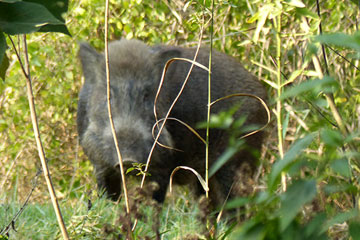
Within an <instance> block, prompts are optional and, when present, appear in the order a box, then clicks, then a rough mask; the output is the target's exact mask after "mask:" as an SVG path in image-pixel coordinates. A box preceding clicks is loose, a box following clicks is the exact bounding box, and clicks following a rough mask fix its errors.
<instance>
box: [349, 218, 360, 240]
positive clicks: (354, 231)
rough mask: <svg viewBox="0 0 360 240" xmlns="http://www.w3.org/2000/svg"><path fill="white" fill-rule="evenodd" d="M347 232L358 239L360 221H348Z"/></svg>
mask: <svg viewBox="0 0 360 240" xmlns="http://www.w3.org/2000/svg"><path fill="white" fill-rule="evenodd" d="M349 234H350V236H351V237H352V239H353V240H360V222H350V224H349Z"/></svg>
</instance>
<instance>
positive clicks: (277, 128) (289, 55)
mask: <svg viewBox="0 0 360 240" xmlns="http://www.w3.org/2000/svg"><path fill="white" fill-rule="evenodd" d="M7 2H15V1H10V0H7V1H5V0H0V13H2V12H4V11H3V9H1V8H2V7H3V6H4V5H1V4H5V3H7ZM20 2H21V1H20ZM23 2H37V1H23ZM64 2H66V1H64ZM204 2H205V3H204ZM204 2H203V1H191V0H189V1H183V0H173V1H167V0H158V1H150V0H123V1H116V0H112V1H110V19H109V34H110V38H111V39H112V40H115V39H119V38H138V39H141V40H143V41H145V42H147V43H149V44H158V43H165V44H174V45H182V46H196V45H197V44H198V40H199V39H198V38H199V36H200V30H201V29H202V27H203V28H204V32H203V39H202V42H203V44H210V37H211V35H212V34H211V31H210V29H211V28H210V24H211V22H210V17H211V13H212V11H211V7H212V4H211V1H204ZM8 4H10V3H8ZM11 4H13V3H11ZM357 4H358V2H357V1H350V0H339V1H334V0H329V1H321V2H320V4H319V5H318V1H315V0H308V1H300V0H287V1H280V0H276V1H258V0H248V1H243V0H232V1H225V0H216V1H215V5H214V6H215V8H214V9H213V14H214V19H213V23H214V27H213V45H214V47H215V48H217V49H219V50H221V51H224V52H226V53H227V54H229V55H232V56H234V57H236V58H238V59H239V60H240V61H241V62H242V63H243V64H244V66H245V67H246V68H247V69H249V71H251V72H252V73H254V75H256V76H257V77H258V78H259V79H260V80H261V81H262V82H263V83H264V85H266V86H267V88H268V91H269V96H270V99H271V100H270V101H269V108H270V110H271V112H272V121H271V123H270V125H269V126H268V127H267V130H266V131H267V135H268V137H267V140H266V143H265V144H264V147H263V151H262V153H261V162H260V164H259V170H258V173H257V175H256V176H255V179H254V180H253V181H254V182H253V184H252V188H251V189H250V190H249V191H247V192H248V193H249V194H248V195H244V196H243V197H242V198H239V199H236V200H234V201H233V202H230V203H228V207H229V208H231V207H237V208H238V207H240V206H241V207H242V208H241V211H242V215H243V216H244V219H243V220H242V221H241V222H239V223H238V224H237V225H233V224H231V223H226V221H222V222H220V224H218V225H217V224H215V225H212V224H206V221H203V220H204V217H202V214H204V213H205V212H206V211H205V210H206V209H205V210H204V209H203V206H202V204H199V207H198V206H197V205H198V203H197V201H196V200H194V199H192V197H190V196H191V194H189V190H187V189H183V188H178V189H177V191H176V193H175V194H173V195H172V196H171V197H169V198H168V199H167V201H166V203H165V205H164V206H163V207H162V209H161V210H159V207H158V206H157V205H156V204H155V203H153V202H151V201H150V202H144V201H145V200H141V201H140V200H139V201H140V202H137V203H136V204H135V205H134V206H135V207H136V209H137V210H134V211H135V212H134V214H137V215H138V216H139V223H138V225H137V227H136V230H135V231H134V233H133V237H134V239H146V237H147V238H149V239H156V238H159V237H160V238H161V239H206V238H207V239H289V238H292V239H354V240H355V239H359V236H360V232H359V231H360V230H359V229H360V221H359V220H360V219H359V206H358V203H359V180H358V176H359V174H360V173H359V171H360V169H359V168H360V155H359V150H360V149H359V148H360V147H359V146H360V144H359V141H360V138H359V133H360V132H359V129H360V95H359V92H360V78H359V74H358V71H359V69H358V66H359V61H358V58H359V50H360V40H359V32H357V30H358V16H359V7H360V6H358V5H357ZM104 11H105V5H104V1H100V0H91V1H90V0H83V1H71V2H70V3H69V8H68V11H67V13H66V14H65V16H64V19H66V24H65V25H66V27H67V29H68V31H69V32H70V33H71V37H70V36H69V35H66V34H62V33H53V31H60V32H63V33H67V32H66V31H65V30H64V26H63V27H62V30H59V29H53V31H51V32H48V31H49V29H47V30H46V31H44V32H42V31H41V29H39V28H35V29H33V30H32V31H31V32H34V31H39V30H40V32H36V33H32V34H30V35H28V52H29V58H30V59H29V60H30V69H31V74H32V80H33V81H32V84H33V92H34V96H35V103H36V110H37V113H38V118H39V127H40V132H41V136H42V142H43V145H44V148H45V153H46V157H47V161H48V166H49V168H50V172H51V176H52V180H53V184H54V188H55V190H56V194H57V197H58V199H59V203H60V207H61V210H62V214H63V216H64V220H65V224H66V227H67V228H68V232H69V236H70V238H71V239H99V238H102V239H122V238H125V236H126V233H127V230H126V224H127V222H126V221H127V220H126V218H124V212H125V211H124V205H123V203H122V202H120V203H119V204H117V203H113V202H110V201H108V200H106V199H104V198H102V197H99V195H98V194H96V191H95V179H94V177H93V174H92V166H91V165H90V163H89V162H88V161H87V159H86V157H85V156H84V154H83V152H82V150H81V148H79V146H78V143H77V133H76V123H75V119H76V109H77V107H76V106H77V94H78V92H79V89H80V86H81V82H82V77H81V76H82V75H81V72H80V66H79V62H78V59H77V57H76V56H77V51H78V43H79V41H88V42H90V44H91V45H93V46H95V47H96V48H98V49H103V48H104ZM55 15H56V14H55ZM60 15H61V14H60ZM2 16H4V15H1V14H0V22H1V21H2V20H3V19H2ZM57 16H58V15H57ZM57 19H58V20H59V18H57ZM50 23H53V24H55V25H57V24H59V23H58V22H56V19H55V20H54V22H50ZM50 25H51V24H50ZM60 25H61V24H60ZM320 26H321V28H320ZM10 29H13V28H10ZM319 29H322V33H320V32H319ZM8 31H9V30H6V29H3V28H2V26H1V25H0V66H3V65H2V64H3V63H4V62H5V61H7V60H3V59H8V62H9V68H8V70H7V73H6V76H5V80H4V81H0V106H1V108H0V114H1V117H0V139H2V141H1V142H0V239H25V238H27V239H54V238H55V239H56V238H61V232H60V229H59V227H58V225H57V222H56V217H55V213H54V211H53V209H52V208H51V207H50V204H49V202H50V200H49V193H48V190H47V187H46V184H45V181H44V178H43V177H42V175H39V177H37V175H38V172H39V169H41V167H40V162H39V160H38V153H37V149H36V142H35V138H34V132H33V129H32V126H31V119H30V112H29V107H28V106H29V103H28V100H27V97H25V96H26V88H25V77H24V76H23V73H22V70H21V67H20V65H19V62H18V60H17V57H16V54H15V51H14V49H13V47H12V46H11V42H10V40H9V37H8V35H6V34H3V32H4V33H9V34H19V33H25V32H8ZM12 38H13V40H14V41H15V46H18V44H20V43H22V39H21V38H20V37H18V38H17V37H14V36H13V37H12ZM3 39H6V42H7V45H8V46H10V48H9V49H7V50H6V57H2V56H1V55H2V52H3V51H5V50H3V49H5V48H2V47H1V46H2V45H1V43H2V42H3ZM322 46H323V47H324V48H322ZM23 57H24V55H23V51H22V58H23ZM325 59H326V60H325ZM4 68H6V67H3V68H1V67H0V73H1V71H2V69H4ZM0 77H3V76H2V74H0ZM222 117H224V116H222ZM264 117H265V116H264ZM225 121H226V118H225ZM36 180H37V181H36ZM29 193H31V196H30V200H29V201H28V202H27V205H26V206H24V207H22V206H23V203H24V202H25V201H26V198H27V196H28V195H29ZM100 195H101V194H100ZM146 201H147V200H146ZM141 203H142V204H141ZM145 206H146V207H145ZM20 209H21V211H22V212H21V214H20V215H17V213H19V210H20ZM157 215H159V216H160V217H159V219H160V220H159V221H160V223H157V222H156V217H154V216H157ZM15 216H17V217H16V219H14V217H15ZM205 219H208V220H209V221H210V223H212V222H211V218H209V217H208V215H206V216H205ZM204 222H205V223H204ZM7 226H10V228H8V229H9V231H7V232H6V233H5V229H6V227H7Z"/></svg>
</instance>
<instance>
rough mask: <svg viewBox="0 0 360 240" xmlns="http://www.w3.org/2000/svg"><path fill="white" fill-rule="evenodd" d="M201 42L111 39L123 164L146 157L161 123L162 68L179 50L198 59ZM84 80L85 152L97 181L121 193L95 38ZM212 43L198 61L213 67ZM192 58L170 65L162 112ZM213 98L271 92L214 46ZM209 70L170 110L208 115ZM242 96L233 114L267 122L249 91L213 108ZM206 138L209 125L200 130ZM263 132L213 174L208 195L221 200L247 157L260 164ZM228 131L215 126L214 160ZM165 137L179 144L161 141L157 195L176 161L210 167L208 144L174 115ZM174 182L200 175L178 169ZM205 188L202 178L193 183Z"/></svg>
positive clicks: (85, 48) (189, 118)
mask: <svg viewBox="0 0 360 240" xmlns="http://www.w3.org/2000/svg"><path fill="white" fill-rule="evenodd" d="M195 51H196V49H195V48H181V47H170V46H162V45H161V46H155V47H150V46H147V45H146V44H144V43H142V42H140V41H137V40H121V41H116V42H112V43H111V44H110V45H109V59H110V81H111V96H112V98H111V106H112V113H113V117H114V124H115V128H116V133H117V138H118V141H119V147H120V151H121V154H122V157H123V160H124V162H125V164H127V163H131V162H138V163H146V160H147V156H148V154H149V151H150V148H151V146H152V143H153V138H152V134H151V130H152V127H153V124H154V123H155V117H154V114H153V105H154V99H155V95H156V92H157V89H158V85H159V82H160V78H161V74H162V71H163V67H164V65H165V63H166V62H167V60H169V59H171V58H174V57H181V58H188V59H193V57H194V54H195ZM79 55H80V59H81V62H82V67H83V73H84V75H85V83H84V86H83V87H82V89H81V92H80V97H79V104H78V118H77V125H78V132H79V136H80V143H81V145H82V147H83V149H84V152H85V154H86V155H87V156H88V157H89V159H90V160H91V162H92V164H93V165H94V167H95V172H96V176H97V181H98V186H99V188H104V189H105V190H106V192H107V194H108V195H109V196H110V197H111V198H113V199H117V198H118V197H119V195H120V193H121V187H120V186H121V182H120V181H121V179H120V173H119V170H118V159H117V155H116V151H115V147H114V142H113V138H112V134H111V130H110V124H109V119H108V112H107V103H106V77H105V76H106V72H105V61H104V55H103V54H100V53H97V52H96V51H95V50H93V49H92V48H91V47H90V46H89V45H87V44H82V45H81V47H80V53H79ZM208 59H209V50H208V49H207V48H202V49H201V50H200V52H199V55H198V57H197V60H196V61H197V62H199V63H201V64H203V65H205V66H207V65H208V61H209V60H208ZM190 65H191V64H190V63H188V62H183V61H175V62H173V63H172V64H171V66H170V67H169V69H168V71H167V74H166V77H165V80H164V84H163V87H162V89H161V92H160V95H159V97H158V100H157V105H156V106H157V114H158V119H161V118H163V117H164V116H165V115H166V112H167V111H168V109H169V107H170V105H171V103H172V102H173V100H174V98H175V97H176V95H177V94H178V92H179V90H180V88H181V85H182V84H183V81H184V79H185V78H186V75H187V74H188V71H189V68H190ZM211 71H212V74H211V99H212V101H213V100H215V99H218V98H221V97H224V96H227V95H230V94H234V93H248V94H253V95H256V96H258V97H261V98H262V99H264V100H265V99H266V91H265V89H264V88H263V86H262V85H261V84H260V82H259V81H258V80H257V79H256V78H255V77H254V76H253V75H251V74H250V73H249V72H248V71H246V70H245V69H244V68H243V67H242V66H241V64H240V63H238V62H237V61H236V60H235V59H234V58H232V57H229V56H227V55H225V54H222V53H220V52H217V51H213V53H212V69H211ZM207 85H208V73H207V71H205V70H203V69H201V68H199V67H196V66H195V67H194V69H193V70H192V72H191V75H190V78H189V81H188V83H187V85H186V87H185V89H184V91H183V93H182V95H181V96H180V98H179V100H178V102H177V103H176V105H175V107H174V109H173V110H172V112H171V114H170V117H174V118H177V119H179V120H181V121H183V122H186V123H187V124H189V125H190V126H192V127H193V128H195V126H196V124H198V123H199V122H204V121H206V116H207V97H208V89H207ZM239 102H240V103H241V105H240V108H239V110H238V111H237V113H236V114H235V117H240V116H247V118H246V121H245V124H244V125H245V126H246V125H250V124H258V125H259V126H261V125H263V124H264V123H265V122H266V114H265V111H264V109H263V107H262V106H261V104H260V103H259V102H258V101H257V100H255V99H254V98H250V97H235V98H231V99H227V100H225V101H222V102H219V103H216V104H215V105H214V106H213V107H212V109H211V113H218V112H219V111H221V110H226V109H229V108H230V107H232V106H234V104H237V103H239ZM198 131H199V133H200V134H201V136H202V137H203V138H205V130H203V129H202V130H198ZM262 135H263V133H261V132H260V133H257V134H255V135H253V136H251V137H248V138H246V145H247V146H248V150H242V151H240V152H239V153H237V154H236V155H235V156H234V157H233V158H232V159H231V160H230V161H228V162H227V163H226V164H225V165H224V166H223V167H222V168H221V169H220V170H219V171H218V172H217V173H216V174H215V176H213V177H212V178H210V197H211V200H212V201H213V203H214V204H218V203H220V202H221V201H223V200H224V198H225V197H226V196H227V194H228V192H229V190H230V188H231V186H232V184H233V182H234V181H235V180H236V179H235V178H236V176H237V175H238V171H239V169H240V167H241V165H242V164H243V163H245V162H246V163H247V164H249V166H251V169H250V171H251V170H252V169H254V166H255V164H256V158H255V157H254V156H253V154H251V151H252V149H260V147H261V143H262V138H263V136H262ZM228 140H229V139H228V136H227V132H226V131H224V130H220V129H211V131H210V139H209V142H210V148H209V149H210V152H209V162H210V166H211V164H212V163H214V162H215V161H216V160H217V159H218V157H219V156H220V155H221V154H222V153H223V152H224V151H225V150H226V147H227V146H228V144H229V142H228ZM160 142H161V143H162V144H164V145H167V146H171V147H173V148H175V149H180V150H181V151H175V150H169V149H166V148H163V147H161V146H156V148H155V151H154V153H153V155H152V160H151V164H150V167H149V172H150V174H151V175H150V177H149V178H150V180H152V181H155V182H157V183H158V184H159V190H157V191H156V192H155V193H154V198H155V199H156V200H158V201H160V202H162V201H163V200H164V197H165V193H166V189H167V186H168V182H169V176H170V174H171V172H172V170H173V169H174V168H175V167H176V166H180V165H183V166H189V167H192V168H194V169H196V170H197V171H198V172H199V173H201V174H202V175H204V173H205V161H204V159H205V146H204V144H203V143H202V142H201V141H200V140H199V139H198V138H196V137H195V136H194V135H193V134H192V133H191V132H190V131H189V130H187V128H186V127H184V126H183V125H181V124H179V123H178V122H175V121H171V120H169V121H168V122H167V123H166V125H165V128H164V130H163V132H162V135H161V137H160ZM176 176H177V177H176V179H175V180H176V182H178V183H180V184H183V183H189V182H192V181H194V180H196V179H195V177H194V176H193V175H191V174H187V173H184V172H182V173H181V171H179V172H178V173H177V174H176ZM194 184H195V185H194V186H196V187H197V189H198V192H199V193H200V192H202V191H201V189H200V188H199V186H198V183H194ZM235 194H236V193H235V192H234V193H231V194H230V196H232V195H235Z"/></svg>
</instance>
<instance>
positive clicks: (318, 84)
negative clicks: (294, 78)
mask: <svg viewBox="0 0 360 240" xmlns="http://www.w3.org/2000/svg"><path fill="white" fill-rule="evenodd" d="M336 84H337V82H336V81H335V80H334V78H332V77H329V76H325V77H324V78H323V79H315V80H310V81H304V82H302V83H300V84H299V85H296V86H294V87H292V88H290V89H288V90H286V91H285V92H284V93H283V94H282V95H281V97H280V99H281V100H284V99H286V98H289V97H294V96H298V95H300V94H302V93H304V92H308V91H312V92H314V93H316V94H317V93H319V92H321V91H324V90H327V88H328V87H329V86H336Z"/></svg>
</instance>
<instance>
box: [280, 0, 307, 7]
mask: <svg viewBox="0 0 360 240" xmlns="http://www.w3.org/2000/svg"><path fill="white" fill-rule="evenodd" d="M284 3H286V4H289V5H290V6H294V7H297V8H304V7H305V4H304V3H303V2H302V1H300V0H286V1H284Z"/></svg>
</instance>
